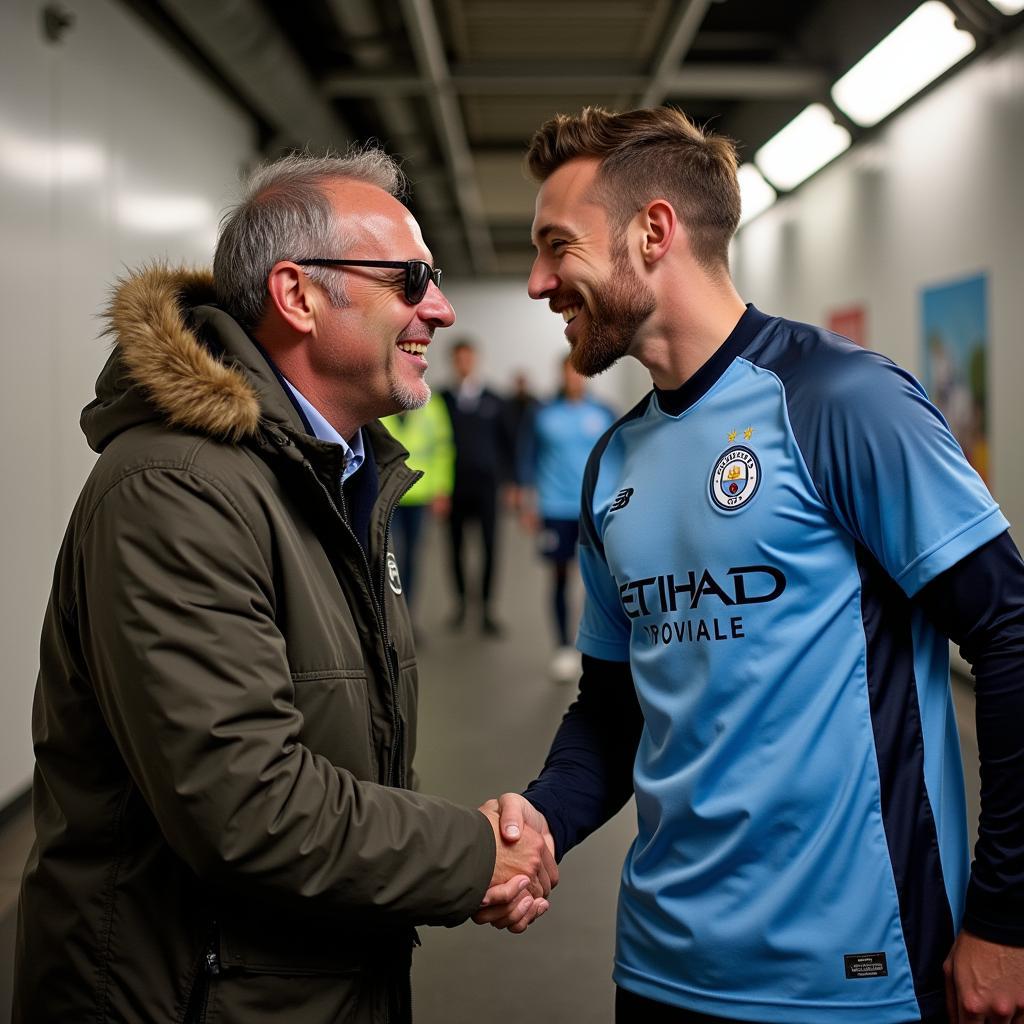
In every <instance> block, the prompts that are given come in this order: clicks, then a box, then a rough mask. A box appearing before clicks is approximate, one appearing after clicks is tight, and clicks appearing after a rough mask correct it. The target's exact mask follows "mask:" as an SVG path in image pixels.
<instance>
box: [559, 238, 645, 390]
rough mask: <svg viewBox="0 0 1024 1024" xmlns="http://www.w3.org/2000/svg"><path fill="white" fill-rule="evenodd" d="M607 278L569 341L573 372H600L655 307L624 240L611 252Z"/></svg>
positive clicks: (620, 353) (618, 354)
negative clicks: (583, 324) (581, 326)
mask: <svg viewBox="0 0 1024 1024" xmlns="http://www.w3.org/2000/svg"><path fill="white" fill-rule="evenodd" d="M611 262H612V272H611V274H610V275H609V277H608V281H607V282H606V283H605V284H603V285H602V286H600V287H599V288H597V289H595V290H594V298H593V308H592V309H588V310H587V312H588V314H589V317H590V324H589V326H588V328H587V330H586V332H585V333H584V334H583V336H582V337H580V338H579V339H577V341H576V344H575V345H573V347H572V351H571V354H570V358H569V362H570V363H571V364H572V367H573V369H575V370H576V372H577V373H581V374H583V376H584V377H594V376H596V375H597V374H599V373H604V371H605V370H607V369H608V368H609V367H611V366H613V365H614V364H615V363H617V362H618V361H619V360H620V359H621V358H622V357H623V356H624V355H626V353H627V352H628V351H629V347H630V345H632V344H633V339H634V338H635V337H636V333H637V331H639V330H640V328H641V327H642V326H643V324H644V323H645V321H646V320H647V319H648V317H650V316H651V314H652V313H653V312H654V311H655V309H656V308H657V300H656V299H655V297H654V292H653V291H651V289H650V287H649V286H648V285H646V284H644V282H643V281H641V280H640V278H639V276H638V275H637V273H636V271H635V270H634V269H633V265H632V264H631V263H630V262H629V254H628V252H627V250H626V246H625V244H624V243H619V244H618V245H616V246H615V247H614V248H613V249H612V253H611Z"/></svg>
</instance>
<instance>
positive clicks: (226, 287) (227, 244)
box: [213, 145, 406, 331]
mask: <svg viewBox="0 0 1024 1024" xmlns="http://www.w3.org/2000/svg"><path fill="white" fill-rule="evenodd" d="M339 178H341V179H347V180H349V181H362V182H367V183H368V184H370V185H376V186H377V187H378V188H380V189H383V190H384V191H385V192H387V193H389V194H390V195H393V196H395V197H396V198H399V199H400V198H402V197H403V196H404V195H405V191H406V179H405V174H404V173H403V172H402V169H401V167H399V165H398V163H397V161H396V160H395V159H394V158H393V157H391V156H389V155H388V154H387V153H385V152H384V150H382V149H380V148H378V147H377V146H375V145H366V146H358V147H353V148H351V149H349V151H348V152H347V153H345V155H344V156H337V155H333V154H328V155H326V156H315V155H312V154H309V153H293V154H290V155H288V156H284V157H281V158H280V159H278V160H274V161H272V162H270V163H264V164H261V165H260V166H259V167H257V168H256V169H255V170H253V171H252V172H251V173H249V174H248V175H246V177H245V178H244V179H243V181H242V194H241V198H240V199H239V201H238V202H237V203H236V204H235V205H234V206H232V207H230V208H229V209H228V210H227V211H226V212H225V214H224V216H223V217H222V218H221V221H220V231H219V233H218V236H217V248H216V250H215V252H214V257H213V277H214V281H215V283H216V289H217V301H218V302H219V303H220V305H221V306H223V307H224V309H225V310H226V311H227V312H228V313H230V314H231V315H232V316H233V317H234V318H235V319H236V320H237V321H238V323H239V324H241V326H242V327H244V328H245V329H246V330H247V331H253V330H254V329H255V328H256V326H257V325H258V324H259V322H260V320H262V319H263V310H264V305H265V303H266V298H267V278H268V277H269V275H270V270H271V268H272V267H273V266H274V264H275V263H277V262H278V261H280V260H298V259H303V258H307V257H313V256H341V255H343V252H344V249H345V248H346V244H345V243H346V239H344V238H342V237H339V234H338V229H337V224H336V223H335V217H334V211H333V209H332V207H331V203H330V200H329V199H328V197H327V195H326V193H325V192H324V189H323V186H324V184H325V183H326V182H328V181H331V180H335V179H339ZM306 273H307V274H308V275H309V277H310V278H312V279H313V280H314V281H316V282H317V283H318V284H319V285H320V286H321V287H322V288H323V289H324V290H325V291H326V292H327V295H328V298H329V299H330V301H331V302H332V303H333V304H334V305H335V306H345V305H347V303H348V298H347V296H346V293H345V286H344V278H343V275H341V274H338V273H337V272H335V271H331V270H329V269H327V268H325V267H308V268H307V270H306Z"/></svg>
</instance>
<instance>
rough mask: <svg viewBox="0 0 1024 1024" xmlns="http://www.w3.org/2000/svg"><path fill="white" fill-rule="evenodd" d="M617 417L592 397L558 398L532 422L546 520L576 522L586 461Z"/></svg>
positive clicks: (535, 467)
mask: <svg viewBox="0 0 1024 1024" xmlns="http://www.w3.org/2000/svg"><path fill="white" fill-rule="evenodd" d="M614 421H615V414H614V413H613V412H612V411H611V409H609V408H608V406H606V405H603V404H602V403H601V402H597V401H595V400H594V399H592V398H587V397H583V398H581V399H580V400H579V401H577V402H570V401H569V400H568V399H566V398H556V399H555V400H554V401H552V402H548V403H546V404H545V405H543V406H541V408H540V409H539V410H538V411H537V414H536V418H535V419H534V422H533V450H532V469H533V476H534V482H535V483H536V487H537V504H538V507H539V508H540V514H541V515H542V516H544V517H545V518H546V519H576V518H578V516H579V514H580V486H581V484H582V483H583V471H584V470H585V469H586V465H587V458H588V456H589V455H590V453H591V451H592V450H593V448H594V445H595V444H596V443H597V441H598V439H599V438H600V437H601V435H602V434H603V433H604V432H605V431H606V430H607V429H608V428H609V427H610V426H611V425H612V423H613V422H614Z"/></svg>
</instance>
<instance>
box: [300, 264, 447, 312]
mask: <svg viewBox="0 0 1024 1024" xmlns="http://www.w3.org/2000/svg"><path fill="white" fill-rule="evenodd" d="M295 262H296V263H298V264H299V266H300V267H391V268H392V269H394V270H404V271H405V285H404V288H403V292H402V294H403V295H404V296H405V301H406V302H408V303H409V305H410V306H415V305H418V304H419V303H420V302H422V301H423V296H424V295H426V294H427V288H429V287H430V282H431V281H433V282H434V284H435V285H436V286H437V287H438V288H440V287H441V271H440V268H436V267H432V266H431V265H430V264H429V263H427V262H426V260H401V261H399V260H326V259H309V260H296V261H295Z"/></svg>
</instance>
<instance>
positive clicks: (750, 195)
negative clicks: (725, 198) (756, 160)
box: [736, 164, 776, 225]
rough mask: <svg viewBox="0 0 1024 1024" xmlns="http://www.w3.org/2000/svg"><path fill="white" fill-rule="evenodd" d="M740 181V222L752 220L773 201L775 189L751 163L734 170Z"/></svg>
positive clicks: (744, 222)
mask: <svg viewBox="0 0 1024 1024" xmlns="http://www.w3.org/2000/svg"><path fill="white" fill-rule="evenodd" d="M736 177H737V178H738V179H739V182H740V210H741V213H740V224H741V225H743V224H746V223H747V221H749V220H753V219H754V218H755V217H756V216H757V215H758V214H759V213H764V211H765V210H767V209H768V207H769V206H771V205H772V203H774V202H775V199H776V192H775V189H773V188H772V187H771V185H769V184H768V182H767V181H765V180H764V177H763V176H762V174H761V172H760V171H759V170H758V169H757V168H756V167H755V166H754V165H753V164H743V165H742V166H741V167H740V169H739V170H738V171H737V172H736Z"/></svg>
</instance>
